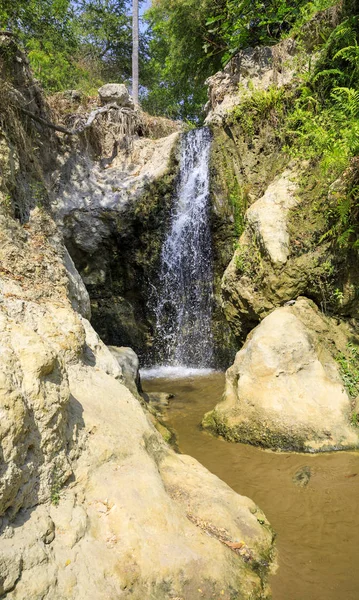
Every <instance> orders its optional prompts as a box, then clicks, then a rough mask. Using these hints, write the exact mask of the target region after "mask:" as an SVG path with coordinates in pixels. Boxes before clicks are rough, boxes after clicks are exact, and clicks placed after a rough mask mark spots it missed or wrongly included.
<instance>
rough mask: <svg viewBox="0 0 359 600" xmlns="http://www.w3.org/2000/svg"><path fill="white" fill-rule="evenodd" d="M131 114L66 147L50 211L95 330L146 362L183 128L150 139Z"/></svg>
mask: <svg viewBox="0 0 359 600" xmlns="http://www.w3.org/2000/svg"><path fill="white" fill-rule="evenodd" d="M111 85H112V84H111ZM111 89H112V88H111ZM101 93H102V92H101ZM121 110H122V109H121ZM126 111H127V112H126V113H124V114H122V113H121V111H116V110H114V111H112V112H111V114H110V115H107V114H106V115H104V116H101V117H99V118H98V119H97V121H96V123H95V124H94V126H93V127H92V129H91V132H90V133H89V134H88V138H89V141H90V146H88V143H87V146H86V148H81V144H80V145H79V143H78V142H77V143H75V144H72V145H68V146H67V147H66V151H65V152H64V153H63V154H62V156H61V159H60V161H59V162H60V163H61V164H60V165H59V169H58V171H57V195H56V199H55V201H54V202H53V203H52V208H53V214H54V217H55V219H56V221H57V223H58V224H59V226H60V228H61V230H62V233H63V236H64V240H65V244H66V247H67V249H68V251H69V254H70V256H71V258H72V260H73V261H74V263H75V265H76V267H77V269H78V270H79V272H80V275H81V277H82V280H83V281H84V283H85V285H86V288H87V290H88V292H89V296H90V298H91V314H92V317H91V318H92V323H93V325H94V326H95V329H96V330H97V331H98V332H99V333H100V335H101V337H102V338H103V339H104V340H105V341H106V343H108V344H113V345H116V346H131V347H133V348H134V349H135V350H136V352H137V353H139V354H140V355H141V356H143V355H144V354H146V352H147V349H148V348H149V347H150V345H151V335H152V322H151V319H152V318H153V316H152V314H151V312H150V309H149V303H148V296H149V288H150V282H155V279H156V274H157V270H158V263H159V256H160V249H161V244H162V239H163V237H164V232H165V228H166V224H167V222H168V218H169V211H170V207H171V198H172V192H173V189H174V185H175V180H176V175H177V156H176V148H177V144H178V138H179V131H178V130H179V127H178V126H176V125H175V124H173V132H172V133H170V134H169V135H168V136H166V137H164V138H159V139H151V138H145V137H144V136H143V135H140V129H141V127H142V125H141V123H142V121H141V119H142V117H141V114H140V113H139V112H138V111H137V110H131V109H128V108H127V109H126ZM112 113H113V114H112Z"/></svg>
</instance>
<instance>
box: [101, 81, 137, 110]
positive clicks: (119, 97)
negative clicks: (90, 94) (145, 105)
mask: <svg viewBox="0 0 359 600" xmlns="http://www.w3.org/2000/svg"><path fill="white" fill-rule="evenodd" d="M98 95H99V96H100V100H101V102H102V104H108V103H110V102H115V103H116V104H117V105H118V106H126V107H128V108H133V107H134V103H133V100H132V98H131V96H130V94H129V91H128V89H127V87H126V86H125V85H124V84H123V83H106V84H105V85H103V86H102V87H100V89H99V90H98Z"/></svg>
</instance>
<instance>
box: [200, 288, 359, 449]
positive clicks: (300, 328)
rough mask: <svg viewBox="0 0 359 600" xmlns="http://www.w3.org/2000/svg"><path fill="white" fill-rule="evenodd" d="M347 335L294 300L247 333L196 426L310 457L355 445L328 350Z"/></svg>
mask: <svg viewBox="0 0 359 600" xmlns="http://www.w3.org/2000/svg"><path fill="white" fill-rule="evenodd" d="M348 339H349V338H348V332H347V331H345V329H343V327H342V328H341V327H340V326H338V325H336V324H335V322H333V321H332V320H330V319H329V318H325V317H324V316H323V315H321V314H320V313H319V311H318V310H317V308H316V307H315V305H314V303H312V302H310V301H308V300H306V299H305V298H300V299H299V300H297V301H296V302H295V304H294V305H292V306H286V307H283V308H278V309H276V310H275V311H273V312H272V313H271V314H270V315H269V316H267V317H266V318H265V319H263V321H262V322H261V323H260V325H258V327H257V328H256V329H254V330H253V332H252V333H251V334H250V335H249V336H248V339H247V341H246V343H245V344H244V346H243V348H242V349H241V350H240V351H239V352H238V354H237V356H236V360H235V363H234V365H233V366H232V367H231V368H230V369H229V370H228V371H227V375H226V389H225V394H224V399H223V401H222V402H221V403H219V404H218V405H217V406H216V408H215V409H214V411H213V412H212V413H208V414H207V415H206V417H205V419H204V424H205V425H206V426H208V427H210V428H212V429H214V430H215V431H216V432H217V433H221V434H223V435H224V436H225V437H226V438H228V439H231V440H233V441H244V442H248V443H251V444H256V445H262V446H264V447H268V448H274V449H276V448H282V449H285V450H299V451H305V452H317V451H323V450H338V449H347V448H355V447H358V446H359V436H358V432H357V430H356V428H355V427H353V426H352V425H351V412H352V406H351V401H350V398H349V397H348V394H347V393H346V391H345V389H344V385H343V382H342V380H341V377H340V374H339V368H338V365H337V363H336V362H335V361H334V359H333V356H332V352H333V350H332V346H334V348H335V347H337V348H338V347H340V344H343V345H345V342H346V341H347V340H348Z"/></svg>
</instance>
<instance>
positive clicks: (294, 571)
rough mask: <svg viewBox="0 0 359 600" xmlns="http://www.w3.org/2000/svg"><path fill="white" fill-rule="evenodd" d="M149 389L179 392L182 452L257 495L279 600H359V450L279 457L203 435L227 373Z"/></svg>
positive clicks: (172, 414)
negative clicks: (268, 532) (272, 551)
mask: <svg viewBox="0 0 359 600" xmlns="http://www.w3.org/2000/svg"><path fill="white" fill-rule="evenodd" d="M159 374H160V373H159ZM150 375H151V373H150ZM152 375H153V373H152ZM172 375H173V374H172ZM143 387H144V389H145V391H147V392H156V391H161V392H167V393H173V394H174V395H175V397H174V398H173V399H172V400H170V404H169V407H168V408H167V409H166V410H165V413H164V419H165V420H166V423H167V424H168V425H169V426H170V427H171V428H172V429H173V430H174V431H175V432H176V434H177V441H178V446H179V449H180V451H181V452H182V453H185V454H190V455H191V456H193V457H195V458H196V459H197V460H198V461H199V462H201V463H202V464H203V465H204V466H205V467H207V469H209V470H210V471H211V472H212V473H214V474H215V475H217V476H218V477H220V478H221V479H222V480H224V481H225V482H226V483H227V484H228V485H229V486H230V487H231V488H233V489H234V490H235V491H236V492H238V493H239V494H242V495H245V496H248V497H249V498H251V499H252V500H253V501H254V502H256V503H257V504H258V506H259V507H260V508H261V509H262V510H263V511H264V513H265V515H266V516H267V518H268V519H269V521H270V523H271V525H272V527H273V529H274V531H275V532H276V534H277V540H276V546H277V549H278V564H279V568H278V570H277V572H276V574H275V575H273V576H271V588H272V593H273V600H358V598H359V569H358V561H359V521H358V512H359V452H357V453H355V452H337V453H328V454H319V455H302V454H295V453H285V452H278V453H275V452H270V451H264V450H261V449H259V448H255V447H252V446H247V445H244V444H232V443H229V442H226V441H224V440H223V439H220V438H215V437H213V436H211V435H210V434H209V433H206V432H204V431H202V430H201V429H200V427H199V425H200V422H201V419H202V417H203V415H204V413H205V412H206V411H208V410H211V409H212V408H213V407H214V406H215V404H216V403H217V402H218V401H219V400H220V398H221V395H222V392H223V388H224V374H223V373H211V374H207V375H202V376H197V377H194V376H190V375H189V376H188V375H187V376H186V377H182V378H177V379H174V378H158V377H157V378H149V379H146V378H145V379H144V380H143ZM303 467H309V472H310V478H309V481H308V483H307V485H304V486H301V485H299V484H298V482H297V483H296V482H295V481H294V480H293V478H294V476H295V474H296V473H297V472H298V471H299V470H301V469H302V468H303ZM305 471H306V472H308V469H306V470H305ZM302 483H303V482H302Z"/></svg>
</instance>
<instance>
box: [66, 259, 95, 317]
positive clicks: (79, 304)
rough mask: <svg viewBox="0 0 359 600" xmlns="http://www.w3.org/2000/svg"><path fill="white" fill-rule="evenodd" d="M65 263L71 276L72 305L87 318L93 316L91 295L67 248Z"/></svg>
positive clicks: (70, 293) (70, 294)
mask: <svg viewBox="0 0 359 600" xmlns="http://www.w3.org/2000/svg"><path fill="white" fill-rule="evenodd" d="M64 265H65V267H66V270H67V274H68V278H69V298H70V301H71V305H72V307H73V308H74V310H76V311H77V312H79V313H80V315H82V316H83V317H85V319H90V318H91V304H90V296H89V295H88V291H87V289H86V287H85V284H84V282H83V280H82V279H81V277H80V274H79V272H78V270H77V269H76V267H75V265H74V262H73V260H72V258H71V256H70V255H69V253H68V251H67V249H66V248H65V253H64Z"/></svg>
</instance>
